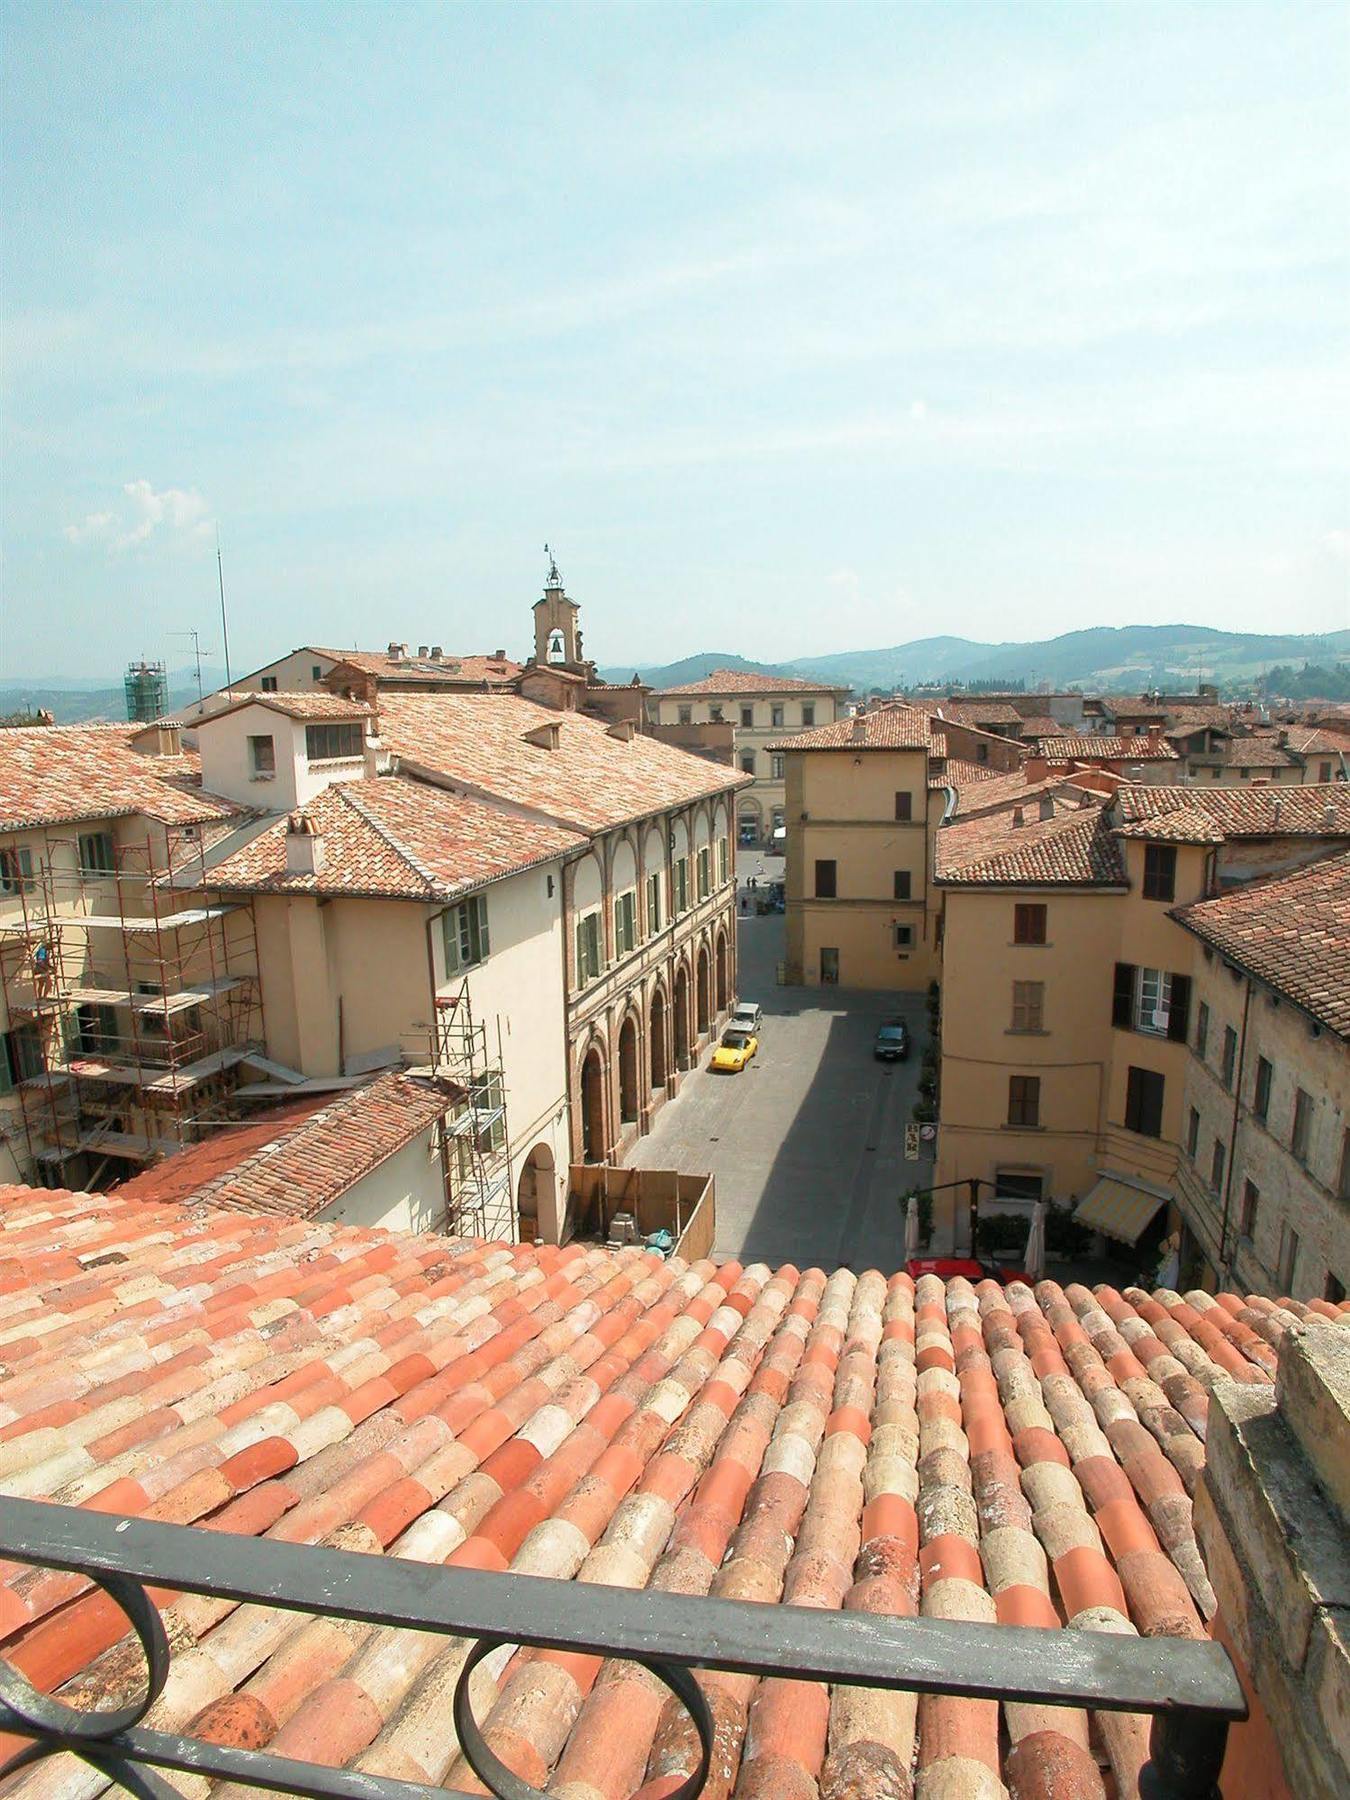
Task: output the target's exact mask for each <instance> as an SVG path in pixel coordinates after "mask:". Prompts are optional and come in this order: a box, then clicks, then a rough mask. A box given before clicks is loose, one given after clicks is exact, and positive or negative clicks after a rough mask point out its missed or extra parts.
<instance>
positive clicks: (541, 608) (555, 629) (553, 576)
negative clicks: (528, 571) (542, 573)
mask: <svg viewBox="0 0 1350 1800" xmlns="http://www.w3.org/2000/svg"><path fill="white" fill-rule="evenodd" d="M544 553H545V555H546V556H547V557H548V580H547V581H546V582H545V583H544V597H543V599H542V600H536V601H535V603H534V660H535V662H536V663H538V664H540V665H541V666H542V667H543V668H553V669H572V670H575V671H577V672H581V671H583V670H584V667H585V665H584V663H583V660H582V655H581V627H580V618H581V608H580V607H579V606H578V605H577V604H576V602H575V601H574V600H569V599H568V598H567V595H566V594H565V593H564V592H563V584H562V576H561V575H560V574H559V573H558V565H557V562H556V561H555V560H554V557H553V552H552V551H551V550H550V549H549V547H548V545H547V544H545V545H544Z"/></svg>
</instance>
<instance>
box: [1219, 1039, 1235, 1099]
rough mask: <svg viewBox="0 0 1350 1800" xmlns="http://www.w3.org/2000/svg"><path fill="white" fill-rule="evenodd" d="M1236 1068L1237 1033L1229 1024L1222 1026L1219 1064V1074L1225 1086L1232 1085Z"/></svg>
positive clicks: (1229, 1086)
mask: <svg viewBox="0 0 1350 1800" xmlns="http://www.w3.org/2000/svg"><path fill="white" fill-rule="evenodd" d="M1236 1068H1237V1033H1236V1031H1234V1030H1233V1027H1232V1026H1231V1025H1225V1026H1224V1028H1223V1057H1222V1059H1221V1061H1220V1064H1219V1076H1220V1079H1221V1080H1222V1082H1223V1085H1224V1086H1225V1087H1226V1088H1231V1087H1232V1085H1233V1073H1234V1070H1235V1069H1236Z"/></svg>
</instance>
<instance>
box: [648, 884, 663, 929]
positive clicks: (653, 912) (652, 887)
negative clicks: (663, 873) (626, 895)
mask: <svg viewBox="0 0 1350 1800" xmlns="http://www.w3.org/2000/svg"><path fill="white" fill-rule="evenodd" d="M660 929H661V877H660V875H659V874H656V875H649V876H648V877H647V934H648V936H651V934H652V933H653V932H657V931H660Z"/></svg>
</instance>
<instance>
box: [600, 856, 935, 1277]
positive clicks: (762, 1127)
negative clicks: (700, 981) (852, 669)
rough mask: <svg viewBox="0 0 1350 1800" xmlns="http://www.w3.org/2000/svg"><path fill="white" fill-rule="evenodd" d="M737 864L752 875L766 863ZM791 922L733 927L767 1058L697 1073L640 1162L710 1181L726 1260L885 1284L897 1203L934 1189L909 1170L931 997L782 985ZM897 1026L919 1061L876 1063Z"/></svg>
mask: <svg viewBox="0 0 1350 1800" xmlns="http://www.w3.org/2000/svg"><path fill="white" fill-rule="evenodd" d="M747 860H748V865H749V867H748V870H747V868H746V864H747ZM738 861H739V862H740V864H741V868H742V871H743V873H748V872H753V870H754V869H755V866H756V864H757V863H758V861H759V859H758V858H756V857H755V856H753V855H751V856H750V857H749V858H748V859H747V858H746V857H745V855H744V854H742V856H741V857H740V858H739V859H738ZM763 862H764V865H765V874H764V876H762V877H761V878H760V879H761V880H772V879H774V878H775V877H777V876H779V875H780V874H781V871H782V861H781V859H780V858H777V857H765V858H764V859H763ZM783 925H784V922H783V919H782V918H781V917H780V916H773V917H769V918H763V919H760V918H742V919H740V920H739V922H738V926H737V930H738V932H739V941H740V982H739V985H740V992H741V995H742V996H743V997H744V998H746V999H753V1000H758V1001H759V1002H760V1004H761V1005H762V1006H763V1008H764V1026H763V1030H762V1032H761V1034H760V1049H759V1054H758V1056H757V1057H756V1058H755V1060H754V1061H753V1062H752V1063H751V1064H750V1066H749V1067H748V1068H747V1069H746V1070H745V1071H744V1073H743V1074H740V1075H712V1074H709V1073H708V1071H707V1069H706V1068H705V1069H702V1070H700V1071H699V1072H698V1073H696V1074H693V1075H691V1076H690V1077H689V1078H688V1080H687V1081H686V1082H685V1085H684V1088H683V1090H682V1091H681V1093H680V1095H679V1097H678V1098H677V1099H676V1100H673V1101H672V1102H671V1103H670V1105H669V1106H667V1107H666V1108H665V1109H664V1110H663V1111H662V1112H661V1114H660V1115H659V1116H658V1118H657V1121H656V1125H655V1128H654V1130H653V1131H652V1133H651V1135H650V1136H649V1137H646V1138H644V1139H643V1140H642V1142H641V1143H640V1144H639V1145H638V1147H637V1150H636V1152H635V1153H634V1155H633V1157H632V1161H633V1162H635V1163H638V1164H641V1165H642V1166H644V1167H647V1168H679V1169H687V1170H690V1171H695V1170H704V1169H708V1170H711V1172H712V1173H713V1175H714V1176H715V1177H716V1179H717V1243H716V1250H717V1253H718V1254H719V1255H727V1256H736V1257H740V1258H743V1259H747V1260H748V1259H750V1258H753V1259H755V1260H756V1261H759V1260H763V1261H765V1262H769V1263H782V1262H794V1263H796V1264H798V1266H799V1267H803V1268H804V1267H807V1266H808V1265H810V1264H812V1263H815V1264H819V1266H820V1267H822V1268H825V1269H832V1268H836V1267H838V1266H839V1265H840V1264H845V1265H849V1266H851V1267H853V1268H869V1267H877V1268H881V1269H883V1270H885V1271H887V1272H888V1273H889V1272H890V1271H891V1270H892V1269H895V1268H897V1267H898V1266H899V1264H900V1263H901V1261H902V1260H903V1238H904V1223H903V1219H902V1217H901V1213H900V1208H899V1207H898V1206H897V1204H896V1197H897V1195H899V1194H901V1193H903V1192H904V1191H905V1189H906V1188H908V1187H910V1186H911V1185H915V1184H920V1183H923V1182H926V1181H929V1180H931V1178H932V1177H931V1173H930V1165H929V1164H928V1163H927V1162H922V1163H906V1162H905V1160H904V1127H905V1123H906V1121H907V1120H908V1119H909V1117H910V1109H911V1107H912V1106H913V1103H914V1099H915V1089H916V1084H917V1081H918V1077H919V1056H920V1054H921V1052H922V1048H923V1043H924V1041H925V1040H924V1023H925V1018H926V1008H925V1004H924V998H923V996H922V995H921V994H919V995H886V994H877V993H854V992H850V991H848V990H846V989H841V988H832V989H831V988H824V989H822V988H780V987H779V986H778V985H777V982H776V968H777V965H778V963H779V962H780V961H781V959H782V955H783ZM896 1016H900V1017H903V1018H905V1019H906V1020H907V1021H908V1023H909V1025H910V1029H911V1031H912V1033H913V1036H914V1046H913V1049H912V1051H911V1054H910V1060H909V1061H908V1062H907V1063H900V1064H888V1063H878V1062H876V1061H874V1059H873V1056H872V1038H873V1034H874V1033H875V1031H876V1028H877V1025H878V1024H879V1023H880V1022H881V1021H882V1020H883V1019H885V1018H891V1017H896Z"/></svg>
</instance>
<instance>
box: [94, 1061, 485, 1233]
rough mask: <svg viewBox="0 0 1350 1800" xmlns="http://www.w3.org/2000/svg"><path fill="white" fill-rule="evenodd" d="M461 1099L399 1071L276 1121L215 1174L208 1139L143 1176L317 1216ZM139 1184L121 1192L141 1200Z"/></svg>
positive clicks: (185, 1191)
mask: <svg viewBox="0 0 1350 1800" xmlns="http://www.w3.org/2000/svg"><path fill="white" fill-rule="evenodd" d="M459 1098H460V1091H459V1089H457V1088H456V1087H454V1086H453V1085H452V1084H451V1083H449V1082H447V1081H441V1080H435V1079H432V1078H431V1077H428V1076H421V1075H411V1074H406V1073H405V1072H404V1071H403V1070H401V1069H391V1070H389V1071H388V1073H386V1074H384V1075H380V1076H377V1077H376V1079H375V1080H374V1081H371V1082H368V1083H366V1084H365V1085H363V1086H361V1087H358V1088H350V1089H348V1090H346V1091H345V1092H343V1093H340V1094H336V1095H328V1096H327V1097H326V1098H325V1099H324V1101H323V1103H322V1104H321V1105H320V1106H318V1107H317V1108H315V1109H312V1110H310V1111H309V1112H307V1113H306V1114H305V1115H304V1116H296V1117H292V1118H290V1119H289V1120H283V1121H281V1122H277V1121H273V1125H272V1131H271V1135H270V1137H269V1139H268V1141H267V1142H265V1143H262V1144H257V1145H254V1146H253V1147H252V1148H247V1147H243V1146H241V1151H240V1156H239V1160H238V1161H237V1162H236V1163H235V1164H234V1166H233V1167H231V1168H226V1169H222V1170H219V1171H218V1172H217V1173H215V1174H212V1173H211V1172H210V1171H211V1165H212V1162H213V1161H214V1157H215V1154H216V1153H215V1152H214V1146H213V1144H212V1142H211V1141H210V1140H208V1142H207V1143H206V1144H203V1145H200V1146H197V1147H195V1148H193V1149H191V1150H185V1151H183V1152H182V1154H181V1155H179V1156H174V1157H170V1158H169V1160H168V1161H167V1162H165V1163H163V1164H161V1165H159V1167H157V1168H155V1169H153V1170H150V1171H149V1172H148V1174H147V1176H146V1177H138V1180H139V1179H145V1180H147V1181H148V1182H149V1183H150V1184H151V1187H152V1189H153V1187H154V1186H155V1185H156V1178H158V1182H157V1185H159V1186H161V1187H163V1186H165V1185H167V1183H168V1182H169V1181H171V1180H174V1179H175V1177H176V1192H175V1194H174V1196H173V1197H174V1198H177V1199H183V1200H191V1201H193V1202H196V1203H198V1204H201V1205H205V1206H214V1207H223V1208H225V1209H227V1210H229V1211H233V1212H249V1213H276V1214H280V1215H281V1216H283V1217H286V1218H296V1219H309V1218H313V1217H314V1215H315V1214H316V1213H319V1212H322V1211H323V1209H324V1207H326V1206H330V1205H331V1204H332V1203H333V1201H334V1200H337V1199H339V1198H340V1197H341V1196H342V1195H343V1194H345V1193H346V1191H347V1189H348V1188H349V1187H351V1186H352V1185H353V1184H354V1183H355V1182H358V1181H360V1180H361V1179H362V1177H363V1176H366V1175H369V1174H370V1172H371V1170H372V1169H376V1168H378V1167H379V1165H380V1164H381V1163H382V1162H385V1161H387V1159H388V1158H389V1157H391V1156H393V1155H394V1153H395V1152H396V1151H398V1150H401V1149H402V1148H403V1146H404V1145H405V1144H407V1143H410V1142H411V1141H412V1139H413V1138H415V1137H416V1136H417V1134H418V1133H419V1132H421V1131H425V1130H426V1129H427V1128H428V1126H430V1125H434V1124H435V1122H436V1121H437V1119H439V1118H441V1117H442V1116H443V1115H444V1114H445V1112H446V1111H447V1110H448V1109H449V1108H450V1107H452V1106H453V1105H454V1104H455V1103H456V1101H457V1100H458V1099H459ZM199 1150H200V1152H201V1153H202V1154H201V1156H200V1159H199V1161H198V1162H196V1163H195V1164H194V1162H193V1158H194V1157H197V1156H198V1151H199ZM180 1165H181V1166H180ZM136 1187H137V1183H136V1181H131V1182H128V1183H127V1184H126V1185H125V1186H124V1187H122V1188H119V1189H118V1190H117V1192H118V1195H119V1197H125V1196H127V1195H130V1196H131V1197H133V1198H138V1197H139V1196H138V1195H137V1193H136Z"/></svg>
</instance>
